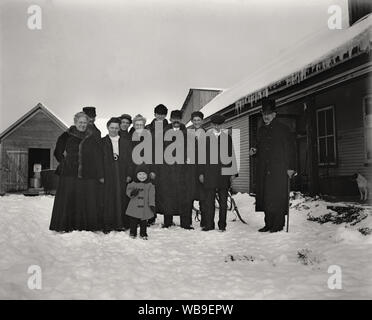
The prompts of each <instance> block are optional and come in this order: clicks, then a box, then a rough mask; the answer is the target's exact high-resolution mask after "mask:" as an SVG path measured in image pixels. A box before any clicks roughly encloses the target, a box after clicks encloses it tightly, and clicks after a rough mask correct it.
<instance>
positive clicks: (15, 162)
mask: <svg viewBox="0 0 372 320" xmlns="http://www.w3.org/2000/svg"><path fill="white" fill-rule="evenodd" d="M6 163H7V166H6V172H7V181H6V186H5V187H6V191H22V190H27V187H28V181H27V180H28V152H27V151H20V150H14V151H13V150H12V151H9V150H8V151H7V152H6Z"/></svg>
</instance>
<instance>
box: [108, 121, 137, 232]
mask: <svg viewBox="0 0 372 320" xmlns="http://www.w3.org/2000/svg"><path fill="white" fill-rule="evenodd" d="M120 122H121V120H120V119H119V118H111V119H110V120H109V121H108V122H107V129H108V132H109V134H108V135H106V136H105V137H104V138H102V152H103V168H104V179H105V183H104V192H103V199H104V200H103V206H104V209H103V231H104V232H109V231H120V230H126V229H128V228H129V221H128V217H127V216H126V215H125V209H126V206H127V204H128V200H127V198H126V197H127V195H126V187H127V183H128V182H129V181H130V176H131V163H132V161H131V158H132V146H131V142H130V141H129V140H128V139H125V138H124V139H122V138H120V136H119V130H120Z"/></svg>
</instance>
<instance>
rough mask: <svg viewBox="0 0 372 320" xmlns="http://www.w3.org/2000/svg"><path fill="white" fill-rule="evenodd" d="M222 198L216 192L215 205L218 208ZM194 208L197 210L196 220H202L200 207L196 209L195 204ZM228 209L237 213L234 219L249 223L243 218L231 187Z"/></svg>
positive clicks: (228, 195)
mask: <svg viewBox="0 0 372 320" xmlns="http://www.w3.org/2000/svg"><path fill="white" fill-rule="evenodd" d="M219 201H220V199H219V197H218V194H217V193H216V197H215V207H216V209H218V208H219V207H220V202H219ZM193 210H194V211H195V221H200V218H199V216H200V214H201V212H200V210H199V209H196V208H195V207H194V205H193ZM227 210H228V211H232V212H233V213H235V218H234V219H233V220H232V221H236V219H237V218H239V220H240V221H241V222H242V223H244V224H247V222H246V221H245V220H244V219H243V218H242V216H241V214H240V212H239V209H238V206H237V205H236V202H235V200H234V198H233V196H232V192H231V189H229V191H228V194H227Z"/></svg>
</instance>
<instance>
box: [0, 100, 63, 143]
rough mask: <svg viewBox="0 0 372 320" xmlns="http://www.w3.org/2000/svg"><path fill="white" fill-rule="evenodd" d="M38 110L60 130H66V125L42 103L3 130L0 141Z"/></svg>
mask: <svg viewBox="0 0 372 320" xmlns="http://www.w3.org/2000/svg"><path fill="white" fill-rule="evenodd" d="M38 110H42V111H43V112H44V113H45V114H46V115H47V116H48V117H49V118H51V119H52V120H53V121H54V122H55V123H56V124H57V125H58V126H59V127H60V128H61V129H62V130H66V129H67V128H68V126H67V124H66V123H65V122H64V121H63V120H61V119H60V118H58V117H57V116H56V115H55V114H54V113H53V112H52V111H51V110H50V109H48V108H47V107H46V106H44V105H43V104H42V103H40V102H39V103H38V104H37V105H36V106H35V107H33V108H32V109H31V110H30V111H29V112H27V113H26V114H25V115H23V116H22V117H21V118H19V119H18V120H17V121H16V122H14V123H13V124H12V125H11V126H10V127H8V128H7V129H6V130H4V131H3V132H2V133H1V134H0V140H1V139H3V138H5V137H6V136H7V135H9V134H10V133H11V132H13V131H14V130H15V129H17V128H18V127H19V126H20V125H22V124H23V123H24V122H25V121H27V120H28V119H30V117H32V116H33V115H34V114H35V113H36V112H37V111H38Z"/></svg>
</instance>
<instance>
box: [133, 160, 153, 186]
mask: <svg viewBox="0 0 372 320" xmlns="http://www.w3.org/2000/svg"><path fill="white" fill-rule="evenodd" d="M134 172H135V176H134V181H137V182H139V181H138V178H137V174H138V172H145V173H147V180H146V181H145V182H148V181H150V168H149V166H148V165H147V164H145V163H142V164H140V165H138V166H137V167H136V170H135V171H134Z"/></svg>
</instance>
